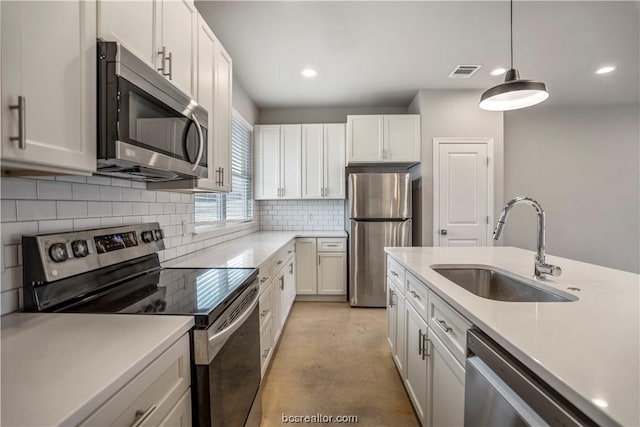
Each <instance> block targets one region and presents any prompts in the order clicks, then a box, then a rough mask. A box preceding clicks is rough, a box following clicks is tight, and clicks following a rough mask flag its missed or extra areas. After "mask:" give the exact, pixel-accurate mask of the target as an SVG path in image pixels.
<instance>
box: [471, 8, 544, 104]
mask: <svg viewBox="0 0 640 427" xmlns="http://www.w3.org/2000/svg"><path fill="white" fill-rule="evenodd" d="M510 13H511V68H510V69H509V71H507V73H506V75H505V78H504V83H501V84H499V85H497V86H494V87H492V88H491V89H488V90H486V91H485V92H484V93H483V94H482V97H481V98H480V104H479V105H480V108H482V109H483V110H489V111H509V110H517V109H519V108H526V107H530V106H532V105H536V104H539V103H541V102H542V101H544V100H545V99H547V98H548V97H549V92H547V87H546V86H545V84H544V83H542V82H534V81H531V80H520V73H518V70H516V69H515V68H513V0H510Z"/></svg>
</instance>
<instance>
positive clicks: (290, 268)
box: [289, 263, 293, 274]
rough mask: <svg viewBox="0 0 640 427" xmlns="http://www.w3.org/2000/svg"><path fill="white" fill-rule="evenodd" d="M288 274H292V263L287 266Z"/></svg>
mask: <svg viewBox="0 0 640 427" xmlns="http://www.w3.org/2000/svg"><path fill="white" fill-rule="evenodd" d="M289 274H293V263H291V264H289Z"/></svg>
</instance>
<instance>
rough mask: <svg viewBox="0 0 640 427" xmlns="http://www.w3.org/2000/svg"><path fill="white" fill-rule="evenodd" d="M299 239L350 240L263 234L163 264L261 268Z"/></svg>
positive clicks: (329, 234) (319, 233) (340, 233)
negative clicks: (278, 252)
mask: <svg viewBox="0 0 640 427" xmlns="http://www.w3.org/2000/svg"><path fill="white" fill-rule="evenodd" d="M297 237H347V233H346V232H345V231H260V232H257V233H251V234H248V235H246V236H243V237H240V238H238V239H233V240H229V241H228V242H225V243H221V244H219V245H215V246H211V247H209V248H205V249H202V250H200V251H197V252H193V253H190V254H187V255H184V256H181V257H178V258H174V259H171V260H169V261H166V262H164V263H162V266H163V267H172V268H175V267H180V268H215V267H235V268H257V267H259V266H260V264H262V262H264V261H265V260H266V259H268V258H269V257H270V256H271V255H273V254H274V253H275V252H277V251H278V250H279V249H280V248H282V247H283V246H285V245H286V244H287V243H289V242H290V241H291V240H293V239H295V238H297Z"/></svg>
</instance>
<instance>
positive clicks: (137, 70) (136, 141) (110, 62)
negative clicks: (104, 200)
mask: <svg viewBox="0 0 640 427" xmlns="http://www.w3.org/2000/svg"><path fill="white" fill-rule="evenodd" d="M208 129H209V122H208V113H207V111H206V110H205V109H204V108H202V107H201V106H200V105H198V103H197V102H196V101H194V100H193V99H191V98H190V97H189V96H187V95H186V94H184V93H182V92H181V91H180V90H179V89H177V88H176V87H175V86H174V85H173V84H171V82H170V81H169V80H167V79H166V78H165V76H163V75H162V74H160V73H158V72H157V71H156V70H154V69H153V68H151V67H149V65H147V64H146V63H144V62H143V61H142V60H140V59H139V58H137V57H136V56H135V55H134V54H133V53H131V52H130V51H128V50H127V49H126V48H124V47H123V46H122V45H120V44H118V43H115V42H105V41H101V40H98V150H97V151H98V162H97V163H98V171H97V174H100V175H109V176H115V177H121V178H127V179H134V180H140V181H150V182H164V181H173V180H178V179H185V178H193V177H201V178H207V176H208V172H207V169H208V165H207V133H208Z"/></svg>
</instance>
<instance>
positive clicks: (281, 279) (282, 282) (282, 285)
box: [280, 276, 284, 291]
mask: <svg viewBox="0 0 640 427" xmlns="http://www.w3.org/2000/svg"><path fill="white" fill-rule="evenodd" d="M280 290H281V291H284V276H282V277H281V278H280Z"/></svg>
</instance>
